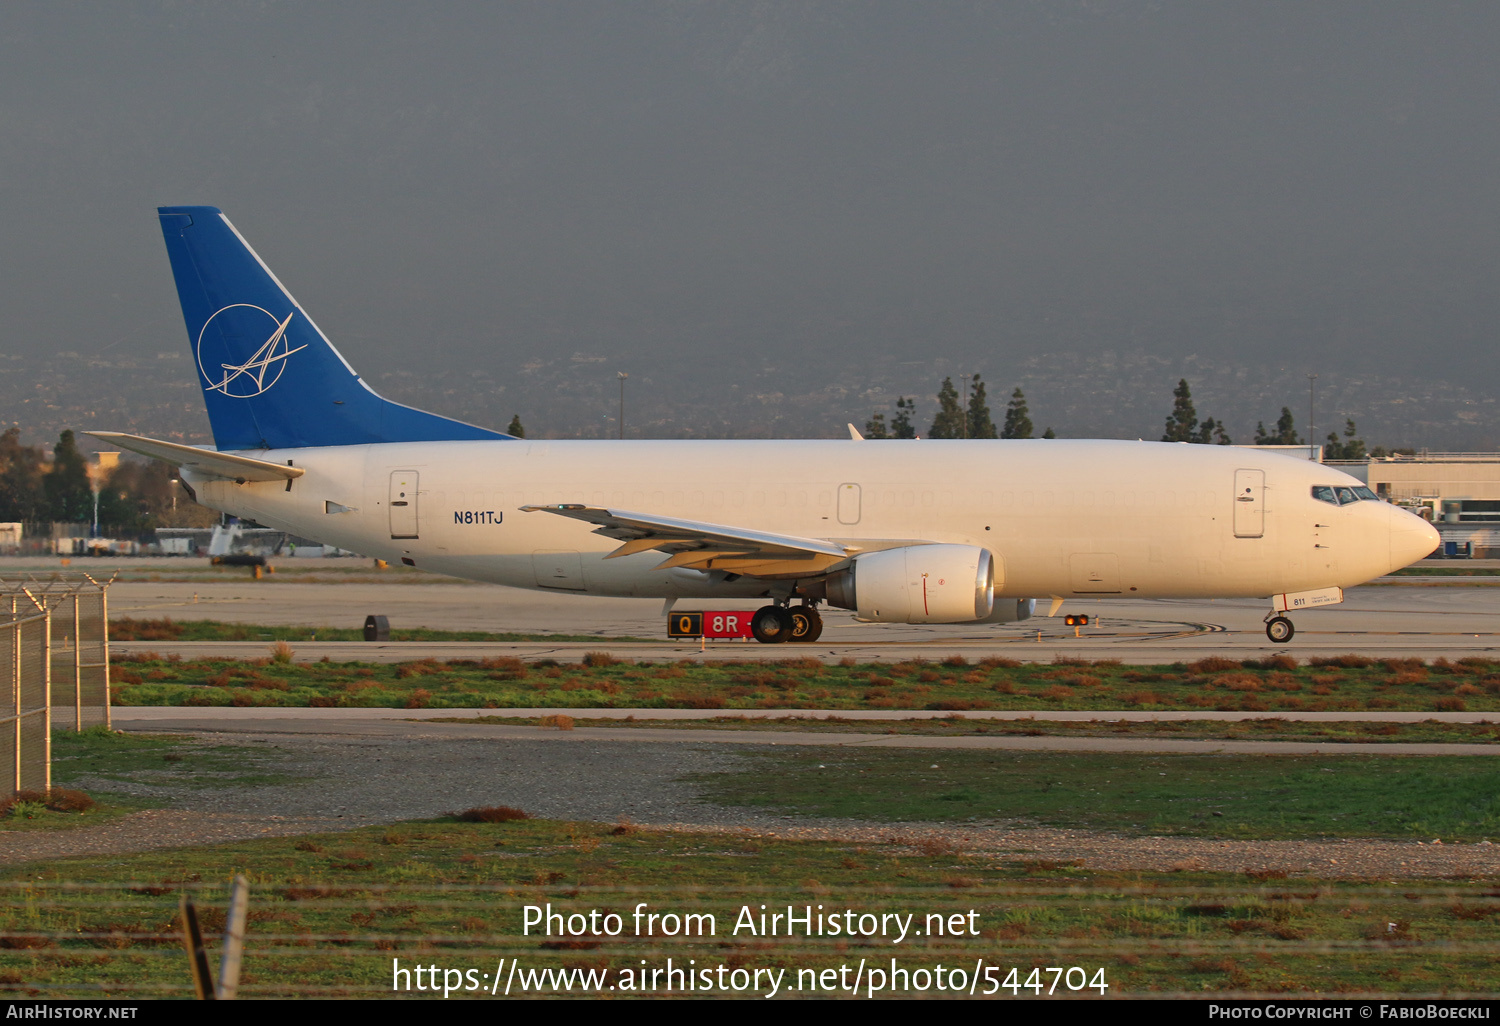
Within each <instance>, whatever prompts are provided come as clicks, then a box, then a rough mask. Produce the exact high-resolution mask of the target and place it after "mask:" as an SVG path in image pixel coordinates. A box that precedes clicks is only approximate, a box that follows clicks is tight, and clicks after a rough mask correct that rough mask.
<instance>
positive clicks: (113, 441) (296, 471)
mask: <svg viewBox="0 0 1500 1026" xmlns="http://www.w3.org/2000/svg"><path fill="white" fill-rule="evenodd" d="M85 434H89V435H92V436H93V437H95V438H97V439H99V441H101V442H108V443H109V444H110V445H115V446H119V447H120V448H121V449H129V450H130V451H131V452H138V453H140V454H141V455H142V456H150V457H151V458H152V459H154V460H161V461H162V462H163V463H170V464H172V466H174V467H187V468H189V469H190V470H196V471H198V472H199V473H200V474H212V475H213V476H214V477H223V478H228V479H229V480H231V481H290V480H291V479H293V478H297V477H301V476H302V475H303V474H305V473H307V471H305V470H303V469H302V468H301V467H283V466H282V465H281V464H280V463H270V462H268V461H266V460H257V459H252V458H251V457H249V456H236V455H234V454H233V453H227V452H215V451H214V450H212V449H199V448H197V447H196V446H192V445H182V444H180V443H178V442H163V441H161V440H160V439H156V438H146V437H144V436H142V435H127V434H125V433H123V432H120V431H88V432H85Z"/></svg>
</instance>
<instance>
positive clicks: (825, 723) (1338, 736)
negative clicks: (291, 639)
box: [425, 713, 1500, 744]
mask: <svg viewBox="0 0 1500 1026" xmlns="http://www.w3.org/2000/svg"><path fill="white" fill-rule="evenodd" d="M1042 715H1046V714H1045V713H1043V714H1042ZM551 718H552V717H547V716H541V717H537V716H441V717H433V718H431V719H428V720H426V721H425V722H428V723H493V724H497V725H501V726H517V727H526V726H531V727H546V726H554V724H550V723H548V722H547V720H549V719H551ZM567 719H568V720H569V722H571V723H572V724H574V725H575V726H579V727H621V728H627V729H628V728H632V727H650V728H652V729H655V730H760V731H766V730H775V731H793V732H796V733H804V734H860V735H868V734H903V735H904V734H910V735H915V736H918V737H979V736H988V737H1041V736H1059V737H1118V738H1136V739H1158V738H1172V739H1175V740H1179V741H1197V740H1212V741H1312V742H1318V743H1323V742H1329V743H1334V744H1395V743H1398V742H1399V743H1407V744H1415V743H1432V744H1439V743H1440V744H1495V743H1496V742H1497V741H1500V724H1491V723H1443V722H1440V721H1438V720H1423V721H1421V722H1418V723H1363V722H1360V721H1358V720H1335V721H1332V722H1329V723H1315V722H1310V721H1305V720H1278V719H1270V718H1267V719H1256V720H1232V721H1225V720H1046V719H1032V718H1030V717H1028V718H1026V719H1021V720H993V719H981V718H975V719H970V718H967V717H965V716H964V715H963V714H962V713H956V714H954V715H953V716H944V717H937V718H931V719H906V720H884V719H882V720H871V719H854V718H849V717H840V716H820V717H817V718H811V717H807V716H744V715H739V716H734V715H730V716H713V717H709V718H705V719H701V720H697V719H694V720H681V719H670V720H667V719H647V718H642V719H635V718H633V717H632V718H629V719H619V718H613V717H611V718H605V717H599V716H595V717H589V716H580V717H567ZM570 729H571V728H570Z"/></svg>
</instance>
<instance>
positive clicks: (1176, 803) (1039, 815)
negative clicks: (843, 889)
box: [694, 749, 1500, 841]
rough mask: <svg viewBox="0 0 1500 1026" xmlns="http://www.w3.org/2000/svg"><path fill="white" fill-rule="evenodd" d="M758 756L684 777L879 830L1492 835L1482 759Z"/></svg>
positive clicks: (897, 752)
mask: <svg viewBox="0 0 1500 1026" xmlns="http://www.w3.org/2000/svg"><path fill="white" fill-rule="evenodd" d="M757 759H758V760H759V761H758V764H757V765H755V766H754V767H753V768H752V769H748V770H742V771H738V772H726V773H714V774H706V775H703V776H701V777H695V778H694V780H695V781H696V782H698V783H700V784H703V785H704V786H705V787H706V788H707V796H708V797H709V798H710V800H713V801H716V802H719V803H721V804H724V805H734V806H741V807H750V808H767V809H775V810H777V811H779V812H783V813H788V814H791V815H797V816H816V817H829V818H839V819H855V820H868V821H879V822H903V821H905V822H943V821H949V822H951V821H967V820H970V819H977V820H1010V821H1020V822H1024V823H1029V824H1036V825H1041V826H1050V827H1065V828H1075V829H1082V830H1104V831H1113V832H1117V833H1122V834H1131V835H1165V834H1186V835H1197V836H1204V837H1225V838H1237V839H1265V840H1279V839H1290V838H1307V837H1320V836H1321V837H1391V838H1417V839H1422V840H1426V839H1430V838H1433V837H1440V838H1442V839H1444V840H1469V841H1477V840H1482V839H1486V838H1491V837H1500V762H1497V761H1496V760H1495V759H1493V758H1490V757H1464V756H1426V757H1403V756H1347V755H1343V756H1269V755H1247V756H1225V755H1161V756H1143V755H1113V754H1096V753H1088V754H1074V753H1055V752H976V751H954V750H946V751H938V750H933V749H925V750H918V751H911V750H902V749H862V750H853V751H845V750H839V751H837V752H834V751H830V750H826V749H825V750H823V751H819V752H813V753H804V752H774V753H760V754H759V755H758V756H757ZM934 764H935V765H934ZM767 780H774V781H775V782H776V784H775V786H774V787H767V786H766V781H767Z"/></svg>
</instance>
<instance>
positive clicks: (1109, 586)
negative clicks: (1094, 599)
mask: <svg viewBox="0 0 1500 1026" xmlns="http://www.w3.org/2000/svg"><path fill="white" fill-rule="evenodd" d="M1068 569H1069V570H1070V571H1071V576H1072V584H1073V594H1075V595H1118V594H1119V593H1120V557H1119V556H1117V555H1115V554H1114V553H1113V552H1075V553H1074V554H1073V558H1072V559H1070V560H1069V561H1068Z"/></svg>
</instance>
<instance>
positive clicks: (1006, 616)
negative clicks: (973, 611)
mask: <svg viewBox="0 0 1500 1026" xmlns="http://www.w3.org/2000/svg"><path fill="white" fill-rule="evenodd" d="M1035 612H1036V599H996V600H995V608H994V610H993V611H992V612H991V613H990V615H989V616H986V617H985V618H984V619H983V620H975V621H974V622H975V623H1015V622H1016V621H1017V620H1029V619H1031V615H1032V614H1033V613H1035Z"/></svg>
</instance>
